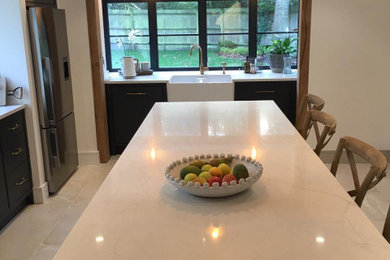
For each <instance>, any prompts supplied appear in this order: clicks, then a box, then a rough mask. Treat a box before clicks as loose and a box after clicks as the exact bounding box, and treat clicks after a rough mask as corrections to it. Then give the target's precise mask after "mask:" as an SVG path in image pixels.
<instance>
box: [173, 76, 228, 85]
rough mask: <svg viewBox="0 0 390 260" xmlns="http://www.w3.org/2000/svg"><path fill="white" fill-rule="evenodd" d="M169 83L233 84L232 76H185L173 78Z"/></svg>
mask: <svg viewBox="0 0 390 260" xmlns="http://www.w3.org/2000/svg"><path fill="white" fill-rule="evenodd" d="M169 83H173V84H177V83H187V84H193V83H232V77H230V75H183V76H172V77H171V79H170V80H169Z"/></svg>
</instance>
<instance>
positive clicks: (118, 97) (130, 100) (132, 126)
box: [106, 84, 167, 154]
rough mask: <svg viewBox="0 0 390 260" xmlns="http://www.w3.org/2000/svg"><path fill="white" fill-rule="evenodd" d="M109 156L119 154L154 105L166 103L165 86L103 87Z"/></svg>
mask: <svg viewBox="0 0 390 260" xmlns="http://www.w3.org/2000/svg"><path fill="white" fill-rule="evenodd" d="M106 93H107V107H108V109H107V110H108V124H109V137H110V138H109V139H110V150H111V154H115V153H121V152H122V151H123V149H124V148H125V147H126V146H127V144H128V143H129V142H130V140H131V138H132V137H133V136H134V134H135V132H136V131H137V130H138V128H139V127H140V125H141V124H142V122H143V120H144V119H145V117H146V116H147V114H148V113H149V111H150V109H151V108H152V107H153V105H154V103H155V102H161V101H166V100H167V99H166V85H165V84H163V85H161V84H148V85H106Z"/></svg>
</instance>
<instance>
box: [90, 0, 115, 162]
mask: <svg viewBox="0 0 390 260" xmlns="http://www.w3.org/2000/svg"><path fill="white" fill-rule="evenodd" d="M86 7H87V19H88V36H89V51H90V54H91V69H92V84H93V99H94V107H95V121H96V135H97V146H98V150H99V154H100V162H101V163H106V162H107V161H108V160H109V159H110V149H109V143H108V127H107V112H106V110H107V106H106V93H105V88H104V72H103V55H102V46H101V34H100V19H99V0H86Z"/></svg>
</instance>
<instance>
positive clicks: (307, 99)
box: [296, 94, 325, 136]
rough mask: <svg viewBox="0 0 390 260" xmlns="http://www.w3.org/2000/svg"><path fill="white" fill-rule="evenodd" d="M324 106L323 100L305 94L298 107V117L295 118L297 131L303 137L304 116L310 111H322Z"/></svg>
mask: <svg viewBox="0 0 390 260" xmlns="http://www.w3.org/2000/svg"><path fill="white" fill-rule="evenodd" d="M324 106H325V100H323V99H322V98H320V97H319V96H316V95H313V94H306V95H305V96H304V98H303V100H302V102H301V103H300V104H299V107H298V117H297V124H296V125H297V130H298V132H299V133H300V134H301V135H302V136H303V134H302V133H303V128H304V126H303V124H304V121H305V117H306V114H307V113H308V112H309V111H310V110H312V109H315V110H322V109H323V108H324Z"/></svg>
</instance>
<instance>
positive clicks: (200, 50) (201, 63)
mask: <svg viewBox="0 0 390 260" xmlns="http://www.w3.org/2000/svg"><path fill="white" fill-rule="evenodd" d="M195 47H198V48H199V52H200V66H199V67H200V75H203V74H204V71H205V70H208V68H205V67H204V66H203V50H202V47H200V45H199V44H196V43H195V44H192V46H191V50H190V56H191V55H192V50H193V49H194V48H195Z"/></svg>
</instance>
